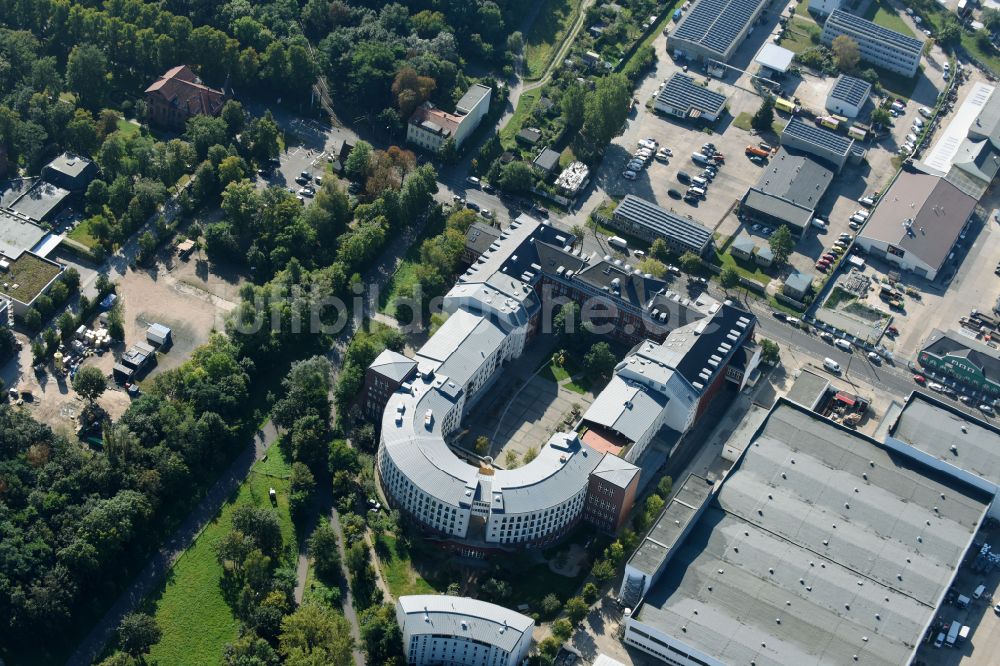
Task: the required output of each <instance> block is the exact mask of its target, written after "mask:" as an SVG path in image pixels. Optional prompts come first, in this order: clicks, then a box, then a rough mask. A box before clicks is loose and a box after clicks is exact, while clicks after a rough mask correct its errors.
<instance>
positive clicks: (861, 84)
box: [826, 74, 872, 118]
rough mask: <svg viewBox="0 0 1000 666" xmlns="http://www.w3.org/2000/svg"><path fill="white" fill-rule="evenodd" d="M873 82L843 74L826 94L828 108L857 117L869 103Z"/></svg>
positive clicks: (840, 113) (833, 111)
mask: <svg viewBox="0 0 1000 666" xmlns="http://www.w3.org/2000/svg"><path fill="white" fill-rule="evenodd" d="M871 93H872V84H870V83H868V82H867V81H865V80H864V79H858V78H855V77H853V76H847V75H846V74H841V75H840V76H839V77H837V82H836V83H834V84H833V87H832V88H830V94H829V95H827V96H826V110H827V111H829V112H830V113H836V114H837V115H840V116H846V117H847V118H857V117H858V116H859V115H860V114H861V109H863V108H864V107H865V104H867V103H868V97H869V96H870V95H871Z"/></svg>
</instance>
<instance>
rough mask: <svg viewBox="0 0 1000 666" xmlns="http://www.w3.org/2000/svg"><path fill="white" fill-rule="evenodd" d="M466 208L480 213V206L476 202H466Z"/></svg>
mask: <svg viewBox="0 0 1000 666" xmlns="http://www.w3.org/2000/svg"><path fill="white" fill-rule="evenodd" d="M465 207H466V208H468V209H469V210H474V211H476V212H477V213H478V212H479V204H477V203H476V202H475V201H466V202H465Z"/></svg>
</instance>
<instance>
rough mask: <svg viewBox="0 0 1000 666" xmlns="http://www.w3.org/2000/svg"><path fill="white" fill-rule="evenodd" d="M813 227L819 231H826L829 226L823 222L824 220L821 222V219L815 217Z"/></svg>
mask: <svg viewBox="0 0 1000 666" xmlns="http://www.w3.org/2000/svg"><path fill="white" fill-rule="evenodd" d="M812 225H813V226H814V227H816V228H817V229H821V230H825V229H826V226H827V225H826V222H825V221H823V220H821V219H819V218H818V217H814V218H813V221H812Z"/></svg>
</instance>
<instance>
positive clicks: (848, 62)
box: [830, 35, 861, 72]
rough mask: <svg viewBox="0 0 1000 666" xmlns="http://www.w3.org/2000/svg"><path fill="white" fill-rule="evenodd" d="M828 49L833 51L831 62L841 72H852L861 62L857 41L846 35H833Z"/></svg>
mask: <svg viewBox="0 0 1000 666" xmlns="http://www.w3.org/2000/svg"><path fill="white" fill-rule="evenodd" d="M830 50H831V51H833V62H834V63H835V64H836V65H837V69H839V70H840V71H842V72H853V71H854V70H855V69H856V68H857V66H858V63H859V62H861V51H860V50H859V49H858V43H857V42H856V41H854V40H853V39H851V38H850V37H848V36H847V35H840V36H838V37H834V39H833V43H832V44H830Z"/></svg>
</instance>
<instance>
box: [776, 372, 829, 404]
mask: <svg viewBox="0 0 1000 666" xmlns="http://www.w3.org/2000/svg"><path fill="white" fill-rule="evenodd" d="M829 387H830V380H829V379H827V378H826V377H821V376H820V375H817V374H816V373H814V372H810V371H809V370H803V371H802V372H800V373H799V376H798V377H796V378H795V383H794V384H792V388H790V389H789V390H788V395H787V396H786V397H787V398H788V399H789V400H791V401H792V402H797V403H798V404H800V405H802V406H803V407H806V408H807V409H810V408H812V406H813V405H814V404H815V403H816V401H817V400H818V399H819V398H820V396H821V395H822V394H823V392H824V391H826V389H828V388H829Z"/></svg>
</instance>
